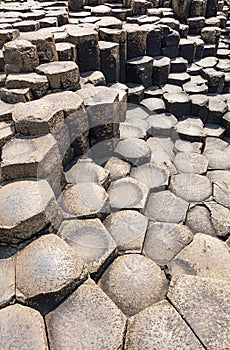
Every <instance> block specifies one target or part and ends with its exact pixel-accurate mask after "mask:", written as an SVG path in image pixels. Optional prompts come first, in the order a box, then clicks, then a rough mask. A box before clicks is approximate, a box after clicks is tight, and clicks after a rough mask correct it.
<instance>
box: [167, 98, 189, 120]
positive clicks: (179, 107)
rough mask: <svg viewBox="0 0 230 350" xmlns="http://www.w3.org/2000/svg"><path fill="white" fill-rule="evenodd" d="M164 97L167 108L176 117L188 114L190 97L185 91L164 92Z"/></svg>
mask: <svg viewBox="0 0 230 350" xmlns="http://www.w3.org/2000/svg"><path fill="white" fill-rule="evenodd" d="M164 99H165V103H166V107H167V109H168V110H169V112H171V113H172V114H173V115H175V116H176V117H178V118H180V117H183V116H186V115H190V99H189V96H188V95H187V94H186V93H184V92H181V93H175V94H174V93H166V94H164Z"/></svg>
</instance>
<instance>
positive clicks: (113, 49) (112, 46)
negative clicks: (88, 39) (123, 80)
mask: <svg viewBox="0 0 230 350" xmlns="http://www.w3.org/2000/svg"><path fill="white" fill-rule="evenodd" d="M98 44H99V50H100V62H101V71H102V73H103V74H104V76H105V78H106V81H107V82H108V83H110V82H115V81H119V78H120V61H119V59H120V57H119V45H118V44H116V43H112V42H106V41H99V42H98Z"/></svg>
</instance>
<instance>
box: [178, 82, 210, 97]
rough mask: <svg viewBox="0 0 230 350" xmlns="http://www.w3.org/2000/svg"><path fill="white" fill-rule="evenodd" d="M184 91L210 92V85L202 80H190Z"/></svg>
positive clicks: (190, 92)
mask: <svg viewBox="0 0 230 350" xmlns="http://www.w3.org/2000/svg"><path fill="white" fill-rule="evenodd" d="M183 89H184V91H185V92H186V93H187V94H189V95H196V94H204V95H206V94H207V93H208V86H207V85H206V84H205V83H203V82H200V81H192V80H191V81H189V82H188V83H185V84H184V85H183Z"/></svg>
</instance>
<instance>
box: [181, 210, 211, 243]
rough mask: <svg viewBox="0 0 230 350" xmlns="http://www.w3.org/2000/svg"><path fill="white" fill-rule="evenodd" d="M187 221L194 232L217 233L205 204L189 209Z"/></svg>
mask: <svg viewBox="0 0 230 350" xmlns="http://www.w3.org/2000/svg"><path fill="white" fill-rule="evenodd" d="M185 223H186V225H187V226H188V227H189V228H190V230H191V231H192V232H193V233H198V232H201V233H205V234H206V235H211V236H215V235H216V232H215V229H214V227H213V224H212V221H211V215H210V211H209V210H208V209H207V207H205V206H203V205H195V206H194V207H192V208H191V209H190V210H189V211H188V214H187V217H186V222H185Z"/></svg>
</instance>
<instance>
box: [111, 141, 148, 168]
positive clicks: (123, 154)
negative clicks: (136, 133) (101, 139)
mask: <svg viewBox="0 0 230 350" xmlns="http://www.w3.org/2000/svg"><path fill="white" fill-rule="evenodd" d="M115 154H116V155H117V156H118V157H119V158H121V159H123V160H126V161H128V162H130V163H132V164H133V165H141V164H144V163H147V162H148V161H149V160H150V157H151V150H150V148H149V147H148V145H147V143H146V142H145V141H143V140H139V139H135V138H134V139H126V140H123V141H119V143H118V145H117V147H116V148H115Z"/></svg>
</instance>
